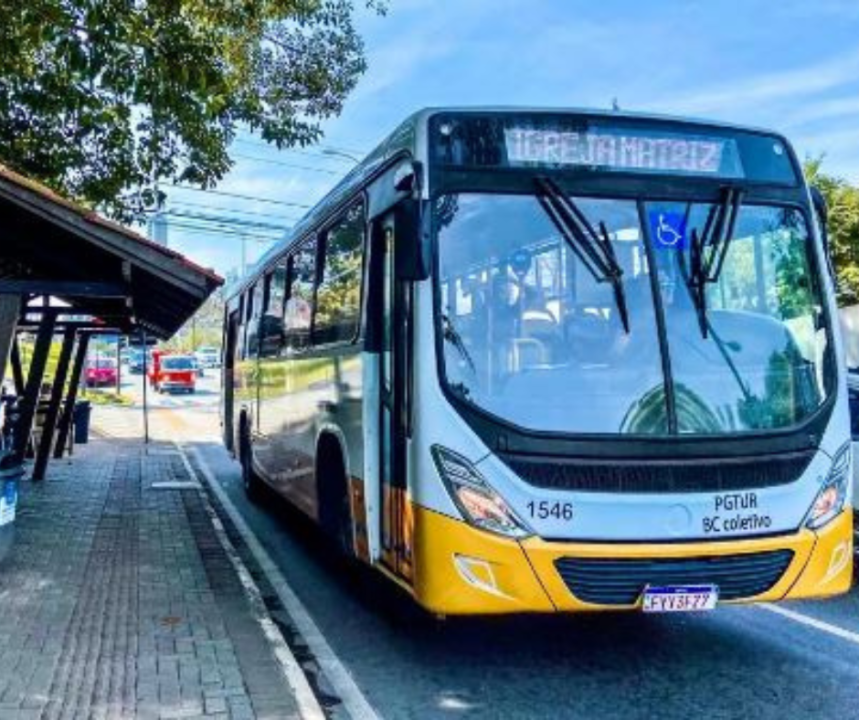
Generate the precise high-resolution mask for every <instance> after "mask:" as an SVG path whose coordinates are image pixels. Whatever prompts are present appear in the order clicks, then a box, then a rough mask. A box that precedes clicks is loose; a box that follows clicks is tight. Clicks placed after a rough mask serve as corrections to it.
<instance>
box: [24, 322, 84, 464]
mask: <svg viewBox="0 0 859 720" xmlns="http://www.w3.org/2000/svg"><path fill="white" fill-rule="evenodd" d="M74 345H75V330H74V328H66V330H65V332H63V345H62V348H61V349H60V357H59V360H58V361H57V371H56V372H55V373H54V384H53V386H52V387H51V398H50V401H49V402H48V411H47V413H46V414H45V424H44V425H43V426H42V437H41V438H39V447H38V448H37V449H36V462H35V463H34V465H33V480H34V481H39V480H43V479H44V478H45V470H46V469H47V467H48V457H49V456H50V454H51V445H53V442H54V429H55V428H56V427H57V416H58V415H59V413H60V404H61V403H62V401H63V394H64V393H65V389H66V376H67V375H68V373H69V362H70V360H71V358H72V349H73V348H74Z"/></svg>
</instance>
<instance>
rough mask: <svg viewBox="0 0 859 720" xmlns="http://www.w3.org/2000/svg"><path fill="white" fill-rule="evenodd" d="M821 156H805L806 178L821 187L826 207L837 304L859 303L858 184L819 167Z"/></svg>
mask: <svg viewBox="0 0 859 720" xmlns="http://www.w3.org/2000/svg"><path fill="white" fill-rule="evenodd" d="M822 164H823V158H816V159H813V160H807V161H806V162H805V166H804V170H805V175H806V178H807V179H808V182H809V183H810V184H812V185H816V186H817V187H818V188H820V191H821V192H822V193H823V196H824V197H825V198H826V203H827V205H828V210H829V242H830V246H831V248H832V263H833V265H834V267H835V274H836V281H837V287H836V289H837V292H838V304H839V305H842V306H843V305H854V304H856V303H859V187H856V186H854V185H851V184H850V183H849V182H847V181H846V180H844V179H843V178H839V177H835V176H833V175H827V174H826V173H824V172H823V171H822V169H821V166H822Z"/></svg>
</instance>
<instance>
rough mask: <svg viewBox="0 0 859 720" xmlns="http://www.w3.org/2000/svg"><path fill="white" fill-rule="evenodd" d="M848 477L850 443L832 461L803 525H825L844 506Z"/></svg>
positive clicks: (812, 527)
mask: <svg viewBox="0 0 859 720" xmlns="http://www.w3.org/2000/svg"><path fill="white" fill-rule="evenodd" d="M849 479H850V443H849V442H848V443H846V444H845V445H844V446H843V447H842V448H841V449H840V450H839V451H838V452H837V453H836V454H835V459H834V460H833V461H832V468H831V469H830V470H829V475H828V477H827V478H826V482H824V483H823V485H822V486H821V487H820V491H819V492H818V493H817V497H816V498H814V502H813V503H812V504H811V509H810V510H809V511H808V516H807V517H806V519H805V526H806V527H807V528H809V529H811V530H817V529H818V528H821V527H823V526H824V525H826V524H827V523H828V522H829V521H830V520H832V519H833V518H834V517H835V516H836V515H838V513H840V512H841V509H842V508H843V507H844V500H845V499H846V498H847V484H848V482H849Z"/></svg>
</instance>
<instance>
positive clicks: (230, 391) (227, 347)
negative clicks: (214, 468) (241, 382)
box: [221, 310, 239, 450]
mask: <svg viewBox="0 0 859 720" xmlns="http://www.w3.org/2000/svg"><path fill="white" fill-rule="evenodd" d="M238 337H239V311H238V310H233V311H232V312H231V313H230V314H229V316H228V317H227V326H226V332H225V333H224V344H223V349H222V357H221V389H222V392H223V399H222V402H223V408H224V410H223V418H222V419H223V423H224V428H223V432H224V444H225V445H226V446H227V449H228V450H234V448H233V444H234V443H233V440H234V438H235V428H234V427H233V416H234V414H235V413H234V407H235V406H234V403H235V387H234V386H235V375H234V371H235V367H236V353H237V352H238Z"/></svg>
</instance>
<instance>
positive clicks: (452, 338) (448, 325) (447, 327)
mask: <svg viewBox="0 0 859 720" xmlns="http://www.w3.org/2000/svg"><path fill="white" fill-rule="evenodd" d="M441 322H442V331H441V334H442V337H443V338H444V339H445V341H446V342H449V343H450V344H451V345H453V346H454V347H455V348H456V349H457V351H458V352H459V354H460V355H461V356H462V358H463V359H464V360H465V362H466V363H468V367H469V368H470V369H471V372H476V369H475V367H474V360H472V359H471V354H470V353H469V352H468V348H466V347H465V343H464V342H463V340H462V336H461V335H460V334H459V332H458V331H457V329H456V328H455V327H454V326H453V323H452V322H451V320H450V318H449V317H448V316H447V315H445V314H444V313H442V315H441Z"/></svg>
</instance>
